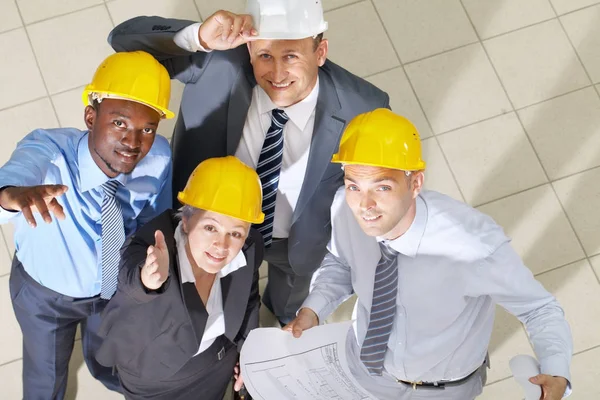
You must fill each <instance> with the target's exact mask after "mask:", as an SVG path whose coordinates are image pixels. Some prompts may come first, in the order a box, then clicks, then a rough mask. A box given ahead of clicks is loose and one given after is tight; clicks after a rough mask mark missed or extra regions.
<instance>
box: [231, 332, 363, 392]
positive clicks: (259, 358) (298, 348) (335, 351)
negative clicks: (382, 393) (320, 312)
mask: <svg viewBox="0 0 600 400" xmlns="http://www.w3.org/2000/svg"><path fill="white" fill-rule="evenodd" d="M351 326H352V322H351V321H349V322H343V323H339V324H327V325H321V326H316V327H314V328H312V329H309V330H306V331H304V332H303V333H302V336H301V337H300V338H298V339H297V338H294V337H293V336H292V334H291V333H290V332H286V331H282V330H281V329H278V328H261V329H255V330H253V331H252V332H250V334H249V335H248V338H247V339H246V341H245V343H244V347H243V348H242V354H241V358H240V365H241V368H242V377H243V378H244V385H246V388H247V389H248V392H250V394H251V395H252V397H253V398H254V399H257V400H283V399H297V400H305V399H306V400H330V399H335V400H375V398H374V397H372V396H370V395H369V394H368V393H367V392H366V391H365V390H364V389H363V388H362V387H361V386H360V385H359V384H358V383H357V382H356V380H355V379H354V377H352V374H351V373H350V369H349V368H348V363H347V360H346V335H347V333H348V330H349V329H351Z"/></svg>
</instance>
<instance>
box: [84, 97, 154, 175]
mask: <svg viewBox="0 0 600 400" xmlns="http://www.w3.org/2000/svg"><path fill="white" fill-rule="evenodd" d="M159 121H160V115H159V114H158V112H157V111H155V110H153V109H152V108H150V107H148V106H145V105H143V104H140V103H136V102H133V101H128V100H118V99H105V100H103V101H102V103H100V104H97V105H96V106H95V107H92V106H87V107H86V108H85V123H86V125H87V128H88V130H89V131H90V135H89V142H88V145H89V147H90V153H91V155H92V159H93V160H94V161H95V162H96V164H97V165H98V167H99V168H100V169H101V170H102V172H104V173H105V174H106V175H107V176H108V177H110V178H114V177H115V176H117V175H119V174H128V173H130V172H131V171H133V169H134V168H135V166H136V165H137V164H138V163H139V162H140V161H141V160H142V159H143V158H144V157H145V156H146V154H148V152H149V151H150V148H151V147H152V144H153V143H154V137H155V135H156V128H157V127H158V122H159Z"/></svg>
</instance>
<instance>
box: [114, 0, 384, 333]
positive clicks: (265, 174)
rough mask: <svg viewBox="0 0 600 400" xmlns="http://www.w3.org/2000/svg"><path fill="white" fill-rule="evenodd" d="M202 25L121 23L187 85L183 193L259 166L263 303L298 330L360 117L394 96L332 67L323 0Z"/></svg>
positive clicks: (267, 1)
mask: <svg viewBox="0 0 600 400" xmlns="http://www.w3.org/2000/svg"><path fill="white" fill-rule="evenodd" d="M247 10H248V12H249V14H244V15H236V14H233V13H231V12H227V11H218V12H216V13H215V14H213V15H211V16H210V17H208V18H207V19H206V20H205V21H204V22H203V23H202V24H200V23H194V22H192V21H182V20H175V19H164V18H159V17H137V18H133V19H131V20H129V21H126V22H124V23H122V24H121V25H119V26H117V27H116V28H115V29H114V30H113V31H112V32H111V34H110V36H109V42H110V44H111V45H112V46H113V48H114V49H115V50H117V51H131V50H144V51H147V52H149V53H150V54H153V55H154V56H155V57H156V58H157V59H158V60H159V61H161V62H162V63H163V64H164V65H165V66H166V67H167V69H168V70H169V72H170V74H171V76H172V77H173V78H177V79H179V80H180V81H182V82H184V83H185V84H186V88H185V91H184V93H183V99H182V103H181V111H180V114H179V119H178V121H177V125H176V127H175V132H174V135H173V139H172V147H173V158H174V170H173V171H174V173H173V176H174V182H173V184H174V187H173V189H174V193H177V192H178V191H180V190H182V189H183V187H184V185H185V183H186V179H187V177H188V176H189V175H190V173H191V172H192V170H193V168H194V167H195V166H196V165H198V163H200V162H201V161H202V160H205V159H207V158H211V157H218V156H225V155H235V156H237V157H238V158H240V159H241V160H242V161H243V162H245V163H246V164H248V165H250V166H253V167H254V168H256V170H257V172H258V173H259V175H260V177H261V181H262V186H263V195H264V200H263V211H264V213H265V214H266V218H265V222H264V223H263V224H262V225H260V226H258V228H259V230H260V231H261V233H262V235H263V238H264V242H265V247H266V253H265V259H266V260H267V261H268V264H269V283H268V285H267V288H266V290H265V295H264V298H263V302H264V304H265V305H266V306H267V307H268V308H269V309H270V310H271V311H273V313H274V314H275V316H276V317H277V318H278V319H279V321H280V323H283V324H285V323H288V322H289V321H291V320H292V319H293V318H294V317H295V315H296V311H297V309H298V307H299V306H300V305H301V304H302V301H303V300H304V299H305V297H306V296H307V294H308V288H309V283H310V278H311V276H312V273H313V272H314V271H315V270H316V269H317V267H318V266H319V264H320V263H321V261H322V259H323V257H324V256H325V252H326V248H325V247H326V245H327V242H328V240H329V236H330V232H331V224H330V206H331V202H332V201H333V196H334V194H335V192H336V190H337V188H339V187H340V186H341V185H342V171H341V170H340V169H339V167H337V166H335V165H334V164H331V163H330V160H331V156H332V154H333V153H334V152H335V150H336V149H337V146H338V143H339V139H340V137H341V135H342V132H343V129H344V126H345V125H346V123H347V122H348V121H350V120H351V119H352V118H353V117H354V116H355V115H357V114H360V113H363V112H366V111H370V110H372V109H375V108H379V107H389V97H388V95H387V94H386V93H384V92H382V91H381V90H379V89H377V88H376V87H374V86H373V85H371V84H369V83H368V82H366V81H364V80H363V79H360V78H358V77H356V76H354V75H352V74H351V73H350V72H348V71H346V70H344V69H343V68H341V67H340V66H338V65H336V64H334V63H332V62H331V61H328V60H327V59H326V58H327V50H328V42H327V40H326V39H323V32H324V31H325V30H326V29H327V23H326V22H325V21H324V20H323V9H322V4H321V1H320V0H296V1H290V0H248V3H247Z"/></svg>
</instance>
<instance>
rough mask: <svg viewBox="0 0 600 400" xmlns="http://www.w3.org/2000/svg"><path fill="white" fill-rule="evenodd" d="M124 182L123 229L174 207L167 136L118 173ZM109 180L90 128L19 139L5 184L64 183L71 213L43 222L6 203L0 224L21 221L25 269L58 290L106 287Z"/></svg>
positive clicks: (19, 248)
mask: <svg viewBox="0 0 600 400" xmlns="http://www.w3.org/2000/svg"><path fill="white" fill-rule="evenodd" d="M114 179H115V180H118V181H119V182H120V183H121V184H122V185H120V186H119V188H118V189H117V193H116V198H117V199H118V201H119V203H120V205H121V209H122V212H123V219H124V226H125V235H126V236H129V235H131V234H132V233H134V232H135V231H136V230H137V229H138V228H139V227H140V226H141V225H143V224H144V223H146V222H148V221H150V220H151V219H152V218H154V217H155V216H157V215H158V214H160V213H161V212H163V211H164V210H166V209H168V208H170V207H171V202H172V197H171V150H170V148H169V143H168V141H167V139H165V138H164V137H162V136H158V135H157V136H156V139H155V140H154V144H153V146H152V148H151V149H150V151H149V152H148V154H147V155H146V157H144V158H143V159H142V160H141V161H140V163H139V164H138V165H137V166H136V168H135V169H134V170H133V171H132V172H131V173H129V174H121V175H119V176H117V177H116V178H114ZM108 180H109V178H108V177H107V176H106V175H105V174H104V173H103V172H102V170H100V168H99V167H98V166H97V165H96V163H95V162H94V160H93V159H92V156H91V154H90V150H89V146H88V132H87V131H80V130H78V129H73V128H65V129H49V130H42V129H38V130H35V131H33V132H31V133H30V134H29V135H27V136H26V137H25V138H24V139H23V140H21V141H20V142H19V143H18V144H17V148H16V150H15V151H14V152H13V154H12V156H11V158H10V160H9V161H8V162H7V163H6V164H5V165H4V166H3V167H2V168H0V187H5V186H35V185H44V184H62V185H66V186H67V187H68V188H69V189H68V191H67V192H66V193H65V194H64V195H62V196H61V197H59V198H58V202H59V203H60V204H61V205H62V207H63V209H64V212H65V219H64V220H63V221H60V220H58V219H57V218H54V217H53V219H52V223H50V224H47V223H45V222H44V221H43V220H42V219H41V217H40V215H39V214H37V213H36V214H34V215H35V217H36V222H37V227H36V228H32V227H31V226H29V224H28V223H27V221H26V220H25V218H24V217H23V215H22V213H20V212H10V211H6V210H3V209H1V207H0V223H6V222H7V221H9V220H11V222H13V223H14V225H15V235H14V239H15V248H16V255H17V257H18V258H19V260H20V261H21V263H22V264H23V267H24V269H25V271H27V273H28V274H29V275H30V276H31V277H32V278H33V279H34V280H35V281H37V282H38V283H40V284H41V285H43V286H45V287H47V288H49V289H52V290H54V291H55V292H58V293H61V294H64V295H67V296H71V297H75V298H85V297H92V296H96V295H97V294H99V293H100V284H101V279H102V265H101V260H100V259H101V257H100V256H101V254H102V243H101V242H102V241H101V236H102V229H101V225H100V217H101V215H102V210H101V207H102V197H103V192H102V189H101V188H100V186H101V185H102V184H103V183H105V182H106V181H108Z"/></svg>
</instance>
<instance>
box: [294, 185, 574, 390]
mask: <svg viewBox="0 0 600 400" xmlns="http://www.w3.org/2000/svg"><path fill="white" fill-rule="evenodd" d="M416 201H417V204H416V205H417V208H416V216H415V219H414V221H413V223H412V225H411V227H410V228H409V230H408V231H407V232H406V233H405V234H404V235H402V236H400V237H399V238H397V239H395V240H393V241H391V242H390V244H391V246H392V248H394V249H395V250H397V251H398V252H400V254H399V256H398V257H399V258H398V274H399V283H398V296H397V308H396V318H395V322H394V326H393V329H392V333H391V335H390V339H389V343H388V351H387V353H386V358H385V364H384V365H385V370H386V371H387V373H389V374H390V375H392V376H393V377H395V378H398V379H402V380H407V381H428V382H434V381H443V380H456V379H460V378H463V377H465V376H467V375H469V374H470V373H471V372H473V371H474V370H476V369H477V368H478V367H479V366H481V364H482V363H483V361H484V358H485V356H486V353H487V350H488V345H489V341H490V336H491V333H492V328H493V321H494V310H495V304H499V305H501V306H502V307H504V308H505V309H506V310H507V311H508V312H510V313H511V314H513V315H515V316H516V317H517V318H518V319H519V320H520V321H521V322H522V323H523V324H525V327H526V328H527V332H528V333H529V337H530V340H531V342H532V343H533V347H534V351H535V354H536V355H537V358H538V360H539V362H540V364H541V372H542V373H544V374H549V375H555V376H562V377H565V378H567V379H568V380H569V381H570V373H569V368H570V362H571V356H572V351H573V344H572V338H571V331H570V328H569V325H568V324H567V322H566V320H565V318H564V312H563V310H562V308H561V307H560V305H559V304H558V303H557V301H556V299H555V298H554V297H553V296H552V295H551V294H550V293H548V292H547V291H546V290H545V289H544V287H543V286H542V285H541V284H540V283H539V282H538V281H537V280H535V278H534V277H533V275H532V273H531V272H530V270H529V269H528V268H527V267H526V266H525V265H523V262H522V260H521V258H520V257H519V256H518V255H517V254H516V252H515V251H514V250H513V248H512V247H511V245H510V239H509V238H508V237H506V235H505V234H504V232H503V230H502V228H501V227H500V226H498V225H497V224H496V223H495V222H494V221H493V220H492V218H490V217H488V216H486V215H484V214H482V213H480V212H479V211H477V210H475V209H473V208H471V207H469V206H468V205H466V204H464V203H461V202H459V201H456V200H454V199H452V198H450V197H448V196H445V195H443V194H441V193H437V192H432V191H424V192H422V193H421V194H420V195H419V196H418V197H417V199H416ZM377 240H379V239H376V238H373V237H369V236H367V235H366V234H364V233H363V231H362V230H361V229H360V226H359V225H358V222H357V221H356V220H355V219H354V216H353V215H352V213H351V211H350V208H349V207H348V205H347V204H346V201H345V195H344V188H341V189H340V190H339V191H338V192H337V194H336V197H335V199H334V202H333V205H332V237H331V241H330V243H329V246H328V250H329V251H330V253H331V254H332V255H333V256H334V257H329V256H328V257H326V259H325V261H324V263H323V265H322V266H321V267H320V268H319V270H318V271H317V272H316V273H315V276H314V277H313V284H312V287H311V292H310V295H309V296H308V298H307V299H306V301H305V302H304V305H303V307H308V308H310V309H312V310H314V311H315V312H316V313H317V315H318V316H319V320H320V321H324V320H325V319H326V318H327V316H328V315H329V314H330V313H331V312H332V311H333V310H335V308H337V306H338V305H339V304H340V303H341V302H342V301H344V300H345V299H347V298H348V297H349V296H350V295H351V294H352V293H356V294H357V295H358V301H357V303H356V308H355V310H354V317H355V318H356V321H355V323H354V329H355V333H356V338H357V339H356V340H357V342H358V345H359V346H360V344H361V343H362V342H363V340H364V338H365V334H366V330H367V326H368V323H369V310H370V309H371V301H372V297H373V294H372V292H373V279H374V274H375V268H376V266H377V262H378V261H379V258H380V257H381V252H380V250H379V246H378V244H377Z"/></svg>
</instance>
